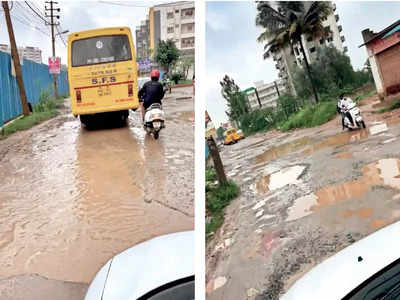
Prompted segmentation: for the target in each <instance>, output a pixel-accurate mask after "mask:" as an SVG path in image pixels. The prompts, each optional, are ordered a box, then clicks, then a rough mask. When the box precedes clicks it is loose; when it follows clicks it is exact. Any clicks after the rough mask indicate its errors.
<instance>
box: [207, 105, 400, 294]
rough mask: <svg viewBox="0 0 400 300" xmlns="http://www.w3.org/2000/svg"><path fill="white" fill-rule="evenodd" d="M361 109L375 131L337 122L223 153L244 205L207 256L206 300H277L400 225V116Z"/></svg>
mask: <svg viewBox="0 0 400 300" xmlns="http://www.w3.org/2000/svg"><path fill="white" fill-rule="evenodd" d="M364 103H365V104H366V105H364V106H362V107H361V109H362V111H363V112H364V117H365V118H366V123H367V127H369V128H368V129H367V130H360V131H353V132H342V128H341V123H340V120H339V118H336V119H334V120H332V121H331V122H329V123H327V124H325V125H323V126H320V127H317V128H311V129H303V130H296V131H292V132H288V133H279V132H276V131H275V132H269V133H262V134H257V135H254V136H251V137H249V138H246V139H245V140H243V141H241V142H239V143H238V144H236V145H233V146H227V147H225V148H224V149H223V151H222V159H223V162H224V165H225V167H226V171H227V173H228V177H230V178H231V179H233V180H234V181H236V182H237V183H238V184H240V186H241V196H240V197H239V198H238V199H235V200H234V201H233V202H232V203H231V205H230V206H229V207H228V208H227V211H226V218H225V223H224V225H223V226H222V228H221V230H220V231H219V232H217V234H216V236H215V237H214V239H213V240H212V242H211V243H210V244H209V246H208V249H207V276H206V277H207V293H208V294H207V299H213V300H214V299H238V300H240V299H278V298H279V296H280V295H281V294H282V293H284V292H285V291H286V290H287V288H288V287H289V286H290V285H291V284H292V283H293V282H294V281H295V280H296V279H297V278H299V277H300V276H301V275H302V274H304V272H306V271H307V270H309V269H310V268H312V267H313V266H315V265H316V264H318V263H319V262H321V261H322V260H324V259H326V258H327V257H329V256H330V255H332V254H334V253H336V252H337V251H339V250H341V249H342V248H344V247H346V246H347V245H349V244H351V243H354V242H355V241H357V240H359V239H360V238H362V237H363V236H366V235H368V234H370V233H372V232H374V231H376V230H377V229H379V228H381V227H383V226H385V225H387V224H390V223H392V222H395V221H397V220H399V219H400V179H399V177H400V160H399V159H400V152H399V147H400V139H399V135H400V126H399V123H400V117H399V116H400V114H399V112H398V111H395V112H393V113H386V114H373V113H372V111H373V110H375V108H374V107H375V106H376V105H377V98H376V97H371V98H370V99H367V100H366V101H364Z"/></svg>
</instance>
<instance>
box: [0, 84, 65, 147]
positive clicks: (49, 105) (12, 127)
mask: <svg viewBox="0 0 400 300" xmlns="http://www.w3.org/2000/svg"><path fill="white" fill-rule="evenodd" d="M63 101H64V99H63V98H62V97H59V98H58V99H55V98H52V97H50V92H48V91H44V92H42V93H41V95H40V100H39V103H37V104H36V105H34V106H33V112H31V114H30V115H29V116H27V117H22V118H20V119H17V120H15V121H14V122H11V123H10V124H6V125H4V127H3V128H2V130H1V132H0V139H5V138H7V137H8V136H9V135H10V134H13V133H14V132H17V131H20V130H27V129H29V128H31V127H33V126H35V125H37V124H40V123H42V122H44V121H47V120H49V119H51V118H53V117H55V116H57V114H58V112H57V108H59V107H60V106H61V105H62V103H63Z"/></svg>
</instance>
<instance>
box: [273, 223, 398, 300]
mask: <svg viewBox="0 0 400 300" xmlns="http://www.w3.org/2000/svg"><path fill="white" fill-rule="evenodd" d="M399 236H400V222H397V223H394V224H392V225H389V226H387V227H385V228H383V229H380V230H379V231H377V232H375V233H373V234H371V235H369V236H367V237H365V238H363V239H361V240H360V241H358V242H356V243H354V244H352V245H350V246H348V247H347V248H345V249H344V250H342V251H340V252H338V253H336V254H335V255H333V256H331V257H330V258H328V259H326V260H325V261H324V262H322V263H321V264H319V265H318V266H316V267H315V268H314V269H312V270H311V271H310V272H308V273H307V274H306V275H304V276H303V277H302V278H300V279H299V280H298V281H297V282H296V283H295V284H294V285H293V286H292V287H291V288H290V289H289V291H288V292H287V293H286V294H285V295H284V296H283V297H282V298H281V300H321V299H324V300H338V299H341V300H358V299H363V300H384V299H385V300H389V299H400V240H399V239H398V237H399Z"/></svg>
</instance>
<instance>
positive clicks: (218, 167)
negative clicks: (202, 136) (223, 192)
mask: <svg viewBox="0 0 400 300" xmlns="http://www.w3.org/2000/svg"><path fill="white" fill-rule="evenodd" d="M207 145H208V149H209V150H210V155H211V158H212V160H213V162H214V168H215V172H216V173H217V178H218V182H219V184H220V185H222V184H225V183H227V179H226V175H225V170H224V165H223V164H222V160H221V157H220V156H219V151H218V148H217V144H216V143H215V141H214V138H213V137H212V136H210V137H208V138H207Z"/></svg>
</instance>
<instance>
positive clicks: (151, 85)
mask: <svg viewBox="0 0 400 300" xmlns="http://www.w3.org/2000/svg"><path fill="white" fill-rule="evenodd" d="M150 78H151V81H148V82H146V83H145V84H144V85H143V87H142V88H141V89H140V91H139V101H140V103H141V105H140V109H141V111H142V119H143V122H144V115H145V113H146V110H147V109H148V108H149V107H150V105H152V104H154V103H159V104H161V100H162V98H164V89H163V86H162V84H161V83H160V82H159V81H158V80H159V78H160V72H158V70H153V71H151V73H150Z"/></svg>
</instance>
